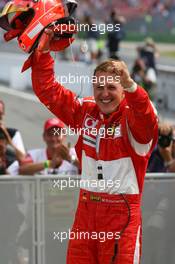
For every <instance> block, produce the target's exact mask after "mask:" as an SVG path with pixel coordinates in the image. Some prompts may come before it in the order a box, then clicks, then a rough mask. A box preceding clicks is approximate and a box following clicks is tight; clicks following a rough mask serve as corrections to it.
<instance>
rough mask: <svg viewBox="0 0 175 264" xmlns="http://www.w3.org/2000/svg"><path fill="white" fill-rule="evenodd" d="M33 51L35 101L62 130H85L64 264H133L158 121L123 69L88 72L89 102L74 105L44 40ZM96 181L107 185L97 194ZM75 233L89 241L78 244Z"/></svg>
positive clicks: (112, 64)
mask: <svg viewBox="0 0 175 264" xmlns="http://www.w3.org/2000/svg"><path fill="white" fill-rule="evenodd" d="M46 35H47V37H48V38H47V39H49V40H51V39H52V37H53V33H52V31H51V30H48V29H47V30H45V33H44V34H43V37H44V38H45V37H46ZM37 52H38V51H36V52H35V53H34V54H33V56H32V82H33V89H34V91H35V93H36V95H37V96H38V97H39V99H40V100H41V102H42V103H43V104H45V105H46V107H47V108H48V109H49V110H50V111H51V112H53V113H54V114H55V115H56V116H59V118H60V119H61V120H62V121H63V122H64V123H65V124H66V125H69V126H70V127H72V128H76V129H77V128H84V133H81V134H80V136H79V139H78V142H77V144H76V151H77V155H78V158H79V160H80V162H81V167H82V179H83V180H86V181H88V182H89V185H88V186H85V187H84V188H83V189H81V190H80V196H79V205H78V209H77V213H76V217H75V222H74V225H73V229H72V231H73V232H74V234H76V236H75V239H71V240H70V242H69V248H68V254H67V264H77V263H79V264H90V263H91V264H97V263H98V264H102V263H103V264H110V263H113V264H138V263H140V248H141V210H140V202H141V196H142V191H143V184H144V177H145V172H146V168H147V164H148V159H149V157H150V154H151V152H152V150H153V148H154V146H155V143H156V140H157V117H156V115H155V113H154V109H153V107H152V104H151V103H150V100H149V98H148V95H147V93H146V92H145V91H144V90H143V89H142V88H141V87H139V86H138V85H137V84H136V83H135V82H134V81H133V80H132V79H131V77H130V75H129V71H128V68H127V66H126V64H125V63H124V62H119V61H115V60H108V61H106V62H104V63H102V64H100V65H99V66H97V68H96V69H95V71H94V76H96V78H97V82H96V83H95V84H94V87H93V88H94V97H90V98H82V99H78V98H77V97H76V95H75V94H74V93H72V92H71V91H69V90H67V89H66V88H64V87H63V86H62V85H61V84H59V83H58V82H56V80H55V76H54V69H53V67H54V61H53V59H52V57H51V56H50V53H49V41H48V42H47V45H45V50H44V53H43V54H40V56H37ZM116 76H119V77H120V83H119V82H118V81H116ZM101 77H105V82H103V83H102V82H101V81H100V80H101ZM111 78H112V79H111ZM102 129H103V133H102V134H101V130H102ZM94 130H95V131H96V133H94ZM92 181H93V183H94V181H95V182H96V185H95V186H94V184H91V183H92ZM101 182H105V184H106V186H105V189H104V190H103V192H102V191H101V189H100V184H101ZM117 182H119V185H118V184H117ZM79 232H85V233H86V234H88V237H85V238H84V239H83V238H80V234H79ZM94 233H95V234H96V238H94V236H93V234H94ZM101 233H103V234H104V235H105V241H104V242H103V243H101V242H100V238H99V234H101ZM117 234H118V235H117Z"/></svg>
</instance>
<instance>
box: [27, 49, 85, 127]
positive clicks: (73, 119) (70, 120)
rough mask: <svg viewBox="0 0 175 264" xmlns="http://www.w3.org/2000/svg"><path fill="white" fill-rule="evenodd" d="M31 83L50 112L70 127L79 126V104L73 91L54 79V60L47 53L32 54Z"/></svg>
mask: <svg viewBox="0 0 175 264" xmlns="http://www.w3.org/2000/svg"><path fill="white" fill-rule="evenodd" d="M36 60H37V63H36ZM41 65H42V66H41ZM32 84H33V90H34V92H35V94H36V95H37V96H38V98H39V99H40V101H41V102H42V103H43V104H44V105H46V107H47V108H48V109H49V110H50V111H51V112H52V113H54V114H55V115H56V116H58V117H59V118H60V119H61V120H62V121H63V122H64V123H65V124H66V125H69V126H70V127H71V128H78V127H79V123H80V119H81V104H80V103H79V101H78V100H77V99H76V95H75V94H74V93H73V92H71V91H69V90H67V89H66V88H64V87H63V86H62V85H61V84H60V83H58V82H57V81H56V80H55V75H54V60H53V58H52V57H51V55H50V54H49V53H45V54H41V56H40V57H39V59H38V58H37V56H36V53H34V54H33V57H32Z"/></svg>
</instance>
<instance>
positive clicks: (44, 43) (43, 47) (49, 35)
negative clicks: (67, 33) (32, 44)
mask: <svg viewBox="0 0 175 264" xmlns="http://www.w3.org/2000/svg"><path fill="white" fill-rule="evenodd" d="M53 37H54V32H53V31H52V30H51V29H48V28H46V29H45V30H44V33H43V34H42V36H41V38H40V40H39V44H38V48H37V50H38V51H39V52H43V53H45V52H48V51H49V50H50V42H51V40H52V39H53Z"/></svg>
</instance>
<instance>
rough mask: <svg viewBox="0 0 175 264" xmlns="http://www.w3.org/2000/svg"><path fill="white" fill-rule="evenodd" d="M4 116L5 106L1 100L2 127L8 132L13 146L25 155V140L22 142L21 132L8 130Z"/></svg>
mask: <svg viewBox="0 0 175 264" xmlns="http://www.w3.org/2000/svg"><path fill="white" fill-rule="evenodd" d="M4 116H5V104H4V102H3V101H2V100H0V127H3V129H6V130H7V132H8V134H9V135H10V138H11V140H12V142H11V143H13V145H14V146H15V147H16V148H17V149H18V150H19V151H21V152H22V153H23V154H25V149H24V144H23V140H22V137H21V134H20V132H19V131H18V130H17V129H15V128H6V126H5V122H4ZM11 145H12V144H11Z"/></svg>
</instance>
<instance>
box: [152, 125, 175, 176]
mask: <svg viewBox="0 0 175 264" xmlns="http://www.w3.org/2000/svg"><path fill="white" fill-rule="evenodd" d="M173 133H174V132H173V127H172V126H171V125H170V124H168V123H160V124H159V138H158V144H157V146H156V148H155V149H154V151H153V153H152V155H151V157H150V160H149V165H148V172H175V153H174V152H173V151H174V149H175V146H174V145H175V141H174V140H175V138H174V137H173Z"/></svg>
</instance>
